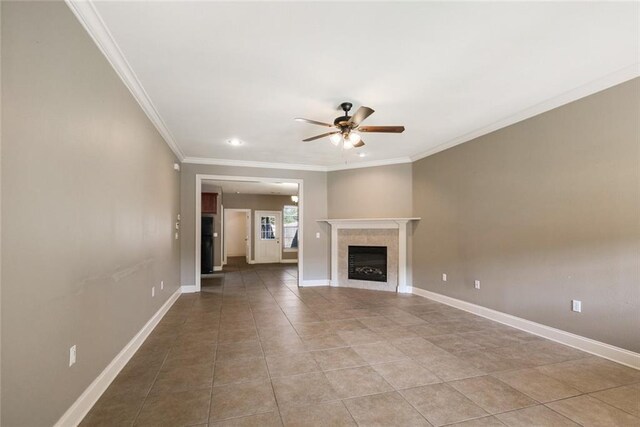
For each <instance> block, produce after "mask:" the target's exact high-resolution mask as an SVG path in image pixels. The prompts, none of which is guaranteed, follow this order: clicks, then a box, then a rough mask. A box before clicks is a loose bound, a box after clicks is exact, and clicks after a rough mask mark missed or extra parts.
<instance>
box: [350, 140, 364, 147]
mask: <svg viewBox="0 0 640 427" xmlns="http://www.w3.org/2000/svg"><path fill="white" fill-rule="evenodd" d="M363 145H364V141H363V140H362V139H361V140H360V141H358V142H357V143H355V144H353V146H354V147H355V148H359V147H362V146H363Z"/></svg>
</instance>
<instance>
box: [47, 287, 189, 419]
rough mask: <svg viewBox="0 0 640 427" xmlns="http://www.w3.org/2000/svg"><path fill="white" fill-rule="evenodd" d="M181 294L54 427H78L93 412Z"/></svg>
mask: <svg viewBox="0 0 640 427" xmlns="http://www.w3.org/2000/svg"><path fill="white" fill-rule="evenodd" d="M180 294H181V288H178V289H177V290H176V291H175V292H174V293H173V295H171V296H170V297H169V299H168V300H167V301H166V302H165V303H164V304H163V305H162V307H160V309H159V310H158V311H157V312H156V313H155V314H154V315H153V316H152V317H151V319H149V321H148V322H147V323H146V324H145V325H144V326H143V327H142V329H140V331H139V332H138V333H137V334H136V335H135V336H134V337H133V338H132V339H131V341H129V343H127V345H126V346H124V348H123V349H122V350H121V351H120V353H118V355H117V356H116V357H115V358H114V359H113V360H112V361H111V363H109V364H108V365H107V367H106V368H104V370H103V371H102V372H101V373H100V375H98V377H97V378H96V379H95V380H93V382H92V383H91V384H90V385H89V387H87V388H86V390H85V391H84V392H83V393H82V394H81V395H80V397H79V398H78V399H77V400H76V401H75V402H74V403H73V405H71V407H70V408H69V409H67V412H65V413H64V415H62V417H61V418H60V419H59V420H58V422H57V423H55V424H54V427H69V426H77V425H78V424H80V422H81V421H82V419H83V418H84V417H85V416H86V415H87V413H88V412H89V411H90V410H91V408H92V407H93V405H95V403H96V402H97V401H98V399H99V398H100V396H102V393H104V392H105V390H106V389H107V387H109V385H110V384H111V382H112V381H113V380H114V379H115V378H116V376H117V375H118V373H120V371H121V370H122V368H124V366H125V365H126V364H127V362H128V361H129V359H131V357H132V356H133V355H134V354H135V352H136V351H138V349H139V348H140V346H141V345H142V343H144V340H146V339H147V337H148V336H149V334H150V333H151V332H152V331H153V328H155V327H156V325H157V324H158V322H160V320H161V319H162V318H163V317H164V315H165V314H166V313H167V311H169V309H170V308H171V306H172V305H173V303H174V302H176V300H177V299H178V297H179V296H180Z"/></svg>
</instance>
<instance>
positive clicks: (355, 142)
mask: <svg viewBox="0 0 640 427" xmlns="http://www.w3.org/2000/svg"><path fill="white" fill-rule="evenodd" d="M351 107H353V104H351V103H350V102H343V103H342V104H340V108H341V109H342V110H343V111H344V116H340V117H336V119H335V120H334V121H333V124H329V123H324V122H319V121H317V120H309V119H303V118H300V117H298V118H296V119H294V120H297V121H299V122H305V123H311V124H312V125H319V126H326V127H330V128H336V129H337V130H334V131H331V132H327V133H323V134H322V135H316V136H312V137H311V138H307V139H303V141H304V142H309V141H315V140H316V139H320V138H324V137H325V136H328V137H330V138H329V139H330V140H331V143H332V144H333V145H335V146H338V145H340V144H342V146H343V147H344V148H345V149H347V150H348V149H350V148H353V147H356V148H358V147H362V146H363V145H364V141H363V140H362V137H361V136H360V132H381V133H402V132H404V126H361V125H360V124H361V123H362V122H363V121H364V120H365V119H366V118H367V117H369V116H370V115H372V114H373V113H374V111H373V110H372V109H371V108H369V107H360V108H358V110H357V111H356V112H355V114H354V115H353V116H350V115H349V110H351Z"/></svg>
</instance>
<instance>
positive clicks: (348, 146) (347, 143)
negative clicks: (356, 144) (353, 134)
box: [342, 139, 353, 150]
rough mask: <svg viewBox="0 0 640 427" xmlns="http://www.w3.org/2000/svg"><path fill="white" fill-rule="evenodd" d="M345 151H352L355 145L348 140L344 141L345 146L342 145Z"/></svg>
mask: <svg viewBox="0 0 640 427" xmlns="http://www.w3.org/2000/svg"><path fill="white" fill-rule="evenodd" d="M342 146H343V147H344V149H345V150H351V149H352V148H353V143H352V142H351V141H349V140H348V139H345V140H344V144H343V145H342Z"/></svg>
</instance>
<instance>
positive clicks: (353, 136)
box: [346, 132, 362, 145]
mask: <svg viewBox="0 0 640 427" xmlns="http://www.w3.org/2000/svg"><path fill="white" fill-rule="evenodd" d="M346 139H347V140H348V141H349V142H350V143H351V145H356V144H357V143H358V142H360V140H361V139H362V138H361V137H360V135H359V134H357V133H356V132H350V133H349V135H347V138H346Z"/></svg>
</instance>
